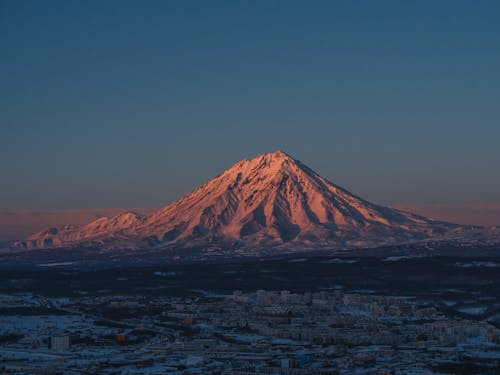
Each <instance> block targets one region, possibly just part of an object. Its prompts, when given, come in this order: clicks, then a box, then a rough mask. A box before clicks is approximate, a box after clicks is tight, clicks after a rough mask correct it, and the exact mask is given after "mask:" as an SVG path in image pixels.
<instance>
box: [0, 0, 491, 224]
mask: <svg viewBox="0 0 500 375" xmlns="http://www.w3.org/2000/svg"><path fill="white" fill-rule="evenodd" d="M499 40H500V2H498V1H481V0H477V1H460V0H457V1H440V0H437V1H426V2H422V1H419V2H417V1H355V0H354V1H340V0H338V1H189V0H183V1H73V0H65V1H44V2H42V1H25V0H22V1H19V0H0V48H1V50H0V51H1V52H0V54H1V58H0V82H1V84H0V141H1V142H0V145H1V147H0V181H1V189H0V210H4V211H6V210H68V209H71V210H74V209H96V208H99V209H107V208H116V207H144V208H147V207H161V206H163V205H165V204H168V203H170V202H172V201H173V200H175V199H177V198H179V197H180V196H182V195H184V194H186V193H188V192H190V191H192V190H194V189H195V188H196V187H197V186H199V185H200V184H202V183H204V182H206V181H208V180H209V179H211V178H213V177H214V176H215V175H217V174H218V173H219V172H221V171H222V170H224V169H226V168H228V167H230V166H231V165H232V164H234V163H236V162H237V161H238V160H241V159H244V158H252V157H255V156H256V155H258V154H261V153H264V152H272V151H276V150H285V151H286V152H287V153H288V154H290V155H292V156H293V157H295V158H297V159H299V160H301V161H302V162H303V163H305V164H306V165H308V166H310V167H311V168H313V169H314V170H316V171H317V172H318V173H320V174H321V175H322V176H324V177H326V178H328V179H329V180H331V181H333V182H334V183H336V184H338V185H340V186H343V187H345V188H347V189H348V190H349V191H351V192H352V193H354V194H356V195H359V196H362V197H363V198H365V199H368V200H370V201H373V202H375V203H378V204H384V205H405V206H409V207H430V206H432V207H452V208H453V207H455V208H456V207H462V208H463V207H468V206H467V205H469V207H476V208H477V207H497V211H498V202H500V168H499V162H500V147H499V141H500V103H499V101H500V99H499V98H500V69H499V67H500V43H499ZM478 205H479V206H478ZM481 205H483V206H481ZM488 205H491V206H488ZM474 215H477V212H476V213H474ZM497 219H498V224H500V214H499V215H497V216H496V217H495V218H494V219H492V220H493V221H495V220H497ZM479 221H481V220H479Z"/></svg>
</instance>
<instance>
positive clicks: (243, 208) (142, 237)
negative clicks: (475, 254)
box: [15, 151, 460, 249]
mask: <svg viewBox="0 0 500 375" xmlns="http://www.w3.org/2000/svg"><path fill="white" fill-rule="evenodd" d="M459 229H460V227H459V226H458V225H454V224H450V223H446V222H439V221H434V220H430V219H427V218H425V217H423V216H418V215H414V214H411V213H409V212H405V211H400V210H396V209H391V208H388V207H382V206H379V205H376V204H373V203H370V202H368V201H366V200H364V199H362V198H359V197H357V196H355V195H353V194H351V193H349V192H348V191H347V190H345V189H343V188H342V187H340V186H338V185H336V184H334V183H332V182H330V181H328V180H327V179H325V178H323V177H321V176H320V175H318V174H317V173H316V172H314V171H313V170H312V169H310V168H309V167H307V166H305V165H304V164H302V163H301V162H300V161H298V160H295V159H294V158H292V157H291V156H289V155H288V154H286V153H285V152H283V151H278V152H274V153H268V154H263V155H259V156H257V157H256V158H254V159H251V160H242V161H240V162H238V163H236V164H234V165H233V166H232V167H231V168H229V169H227V170H226V171H224V172H222V173H221V174H219V175H218V176H216V177H215V178H214V179H213V180H211V181H209V182H207V183H205V184H204V185H202V186H201V187H199V188H198V189H196V190H195V191H193V192H192V193H190V194H187V195H186V196H184V197H182V198H181V199H179V200H177V201H176V202H173V203H172V204H170V205H168V206H166V207H164V208H162V209H160V210H158V211H156V212H153V213H152V214H150V215H138V214H135V213H132V212H125V213H121V214H119V215H117V216H114V217H111V218H100V219H97V220H95V221H92V222H91V223H89V224H86V225H83V226H78V227H75V226H62V227H59V228H52V229H48V230H45V231H42V232H40V233H36V234H34V235H32V236H30V237H28V238H26V239H25V240H23V241H19V242H17V243H16V244H15V246H16V247H17V248H24V249H32V248H47V247H49V248H55V247H72V246H99V247H126V248H143V247H193V246H209V245H210V246H212V245H213V246H224V247H229V248H276V249H290V248H301V249H322V248H352V247H366V246H377V245H384V244H398V243H404V242H408V241H418V240H423V239H428V238H441V237H443V236H445V235H450V234H453V233H454V232H455V231H457V230H459Z"/></svg>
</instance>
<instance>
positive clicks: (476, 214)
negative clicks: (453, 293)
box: [0, 203, 500, 241]
mask: <svg viewBox="0 0 500 375" xmlns="http://www.w3.org/2000/svg"><path fill="white" fill-rule="evenodd" d="M394 208H398V209H401V210H405V211H410V212H413V213H416V214H420V215H423V216H427V217H430V218H433V219H435V220H443V221H449V222H453V223H457V224H467V225H484V226H500V203H497V204H493V203H469V204H461V205H442V204H441V205H439V204H436V205H420V206H408V205H405V206H402V205H399V206H395V207H394ZM127 210H130V211H134V212H137V213H139V214H143V215H148V214H151V213H153V212H154V211H155V210H156V209H154V208H132V209H124V208H104V209H81V210H47V211H34V210H9V211H0V241H11V240H17V239H22V238H25V237H27V236H28V235H30V234H33V233H36V232H38V231H41V230H43V229H47V228H50V227H57V226H61V225H65V224H72V225H84V224H87V223H89V222H91V221H93V220H95V219H98V218H100V217H103V216H104V217H112V216H115V215H117V214H119V213H121V212H124V211H127Z"/></svg>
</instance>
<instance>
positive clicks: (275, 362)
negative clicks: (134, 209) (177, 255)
mask: <svg viewBox="0 0 500 375" xmlns="http://www.w3.org/2000/svg"><path fill="white" fill-rule="evenodd" d="M155 276H157V277H168V276H169V275H166V274H162V272H159V271H157V273H156V275H155ZM107 292H110V291H109V290H108V291H106V290H100V291H98V293H96V294H95V295H92V296H91V295H85V293H83V294H82V295H81V296H80V297H56V298H54V297H42V296H39V295H33V294H19V295H1V296H0V298H1V299H0V311H1V312H2V316H1V318H0V323H1V324H0V326H1V332H0V339H1V346H0V370H2V371H4V372H6V373H39V374H45V373H65V374H79V373H95V374H115V373H120V374H143V373H148V374H163V373H178V374H218V373H223V374H325V375H326V374H350V373H359V374H432V373H461V372H460V371H462V372H464V373H467V371H468V372H469V373H492V374H493V373H497V372H498V370H499V369H500V329H499V328H498V321H497V322H496V323H497V326H495V325H494V324H491V323H488V322H486V321H481V320H479V321H478V320H477V319H465V318H457V317H450V316H449V314H446V313H444V312H443V309H441V308H439V307H435V306H432V305H429V304H428V303H425V302H422V301H419V298H416V297H414V296H383V295H377V294H374V293H373V291H364V292H363V291H359V292H358V293H346V292H344V291H343V290H342V289H341V288H333V289H331V290H323V291H317V292H304V293H292V292H290V291H287V290H280V291H269V290H257V291H255V292H251V293H245V292H242V291H239V290H235V291H233V292H232V293H227V294H223V293H212V292H210V291H205V290H192V291H191V293H190V294H188V295H185V296H177V297H165V296H162V295H158V296H156V297H151V296H147V297H146V296H140V295H135V294H131V295H116V294H113V293H111V294H107ZM452 303H453V302H452V301H444V303H443V305H444V306H447V305H448V306H449V305H451V304H452ZM476 310H478V311H474V309H469V310H468V313H469V314H470V316H471V317H473V316H474V314H480V313H481V309H480V308H476ZM9 311H10V313H9Z"/></svg>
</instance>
